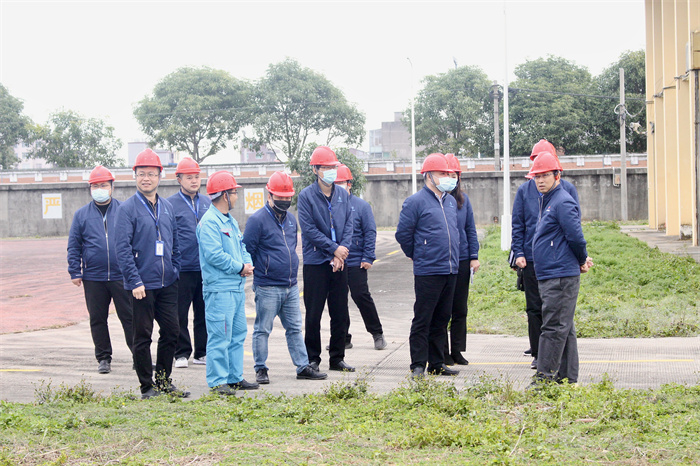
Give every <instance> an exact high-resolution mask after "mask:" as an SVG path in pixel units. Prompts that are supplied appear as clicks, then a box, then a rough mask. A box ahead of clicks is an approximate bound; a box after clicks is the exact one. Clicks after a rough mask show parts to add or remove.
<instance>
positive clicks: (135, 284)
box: [117, 149, 190, 399]
mask: <svg viewBox="0 0 700 466" xmlns="http://www.w3.org/2000/svg"><path fill="white" fill-rule="evenodd" d="M162 170H163V166H162V165H161V163H160V157H158V154H156V153H155V152H153V151H152V150H151V149H146V150H144V151H143V152H141V153H140V154H138V155H137V156H136V162H135V163H134V174H135V176H136V194H134V195H133V196H131V197H130V198H129V199H127V200H126V201H124V202H123V203H122V205H121V206H120V208H119V215H118V217H117V257H118V258H119V267H120V268H121V271H122V274H123V275H124V288H125V289H127V290H130V291H131V293H132V295H133V297H134V300H133V308H134V318H133V329H134V345H133V353H134V367H135V369H136V374H137V375H138V377H139V382H140V384H141V398H142V399H148V398H152V397H154V396H159V395H161V394H164V393H167V394H171V395H175V396H179V397H183V398H184V397H187V396H189V394H190V393H189V392H188V391H184V390H179V389H178V388H177V387H175V385H173V384H172V382H171V380H170V373H171V372H172V368H173V356H174V355H175V345H176V344H177V335H178V332H179V330H180V327H179V325H178V319H177V280H178V273H179V272H180V250H179V247H178V236H177V222H176V221H175V213H174V212H173V206H172V205H171V204H170V202H168V201H167V200H166V199H163V198H161V197H160V196H158V184H159V180H160V177H161V172H162ZM154 319H155V320H156V322H158V326H159V327H160V336H159V338H158V352H157V356H156V367H155V369H156V375H155V382H154V380H153V366H152V362H151V335H152V333H153V320H154Z"/></svg>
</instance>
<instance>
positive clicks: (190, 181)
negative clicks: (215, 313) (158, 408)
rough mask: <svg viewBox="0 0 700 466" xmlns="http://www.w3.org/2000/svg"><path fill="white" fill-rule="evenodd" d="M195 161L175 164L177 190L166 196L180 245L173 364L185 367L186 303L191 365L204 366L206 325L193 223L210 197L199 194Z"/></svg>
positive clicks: (197, 247) (204, 211)
mask: <svg viewBox="0 0 700 466" xmlns="http://www.w3.org/2000/svg"><path fill="white" fill-rule="evenodd" d="M200 172H201V170H200V168H199V164H198V163H197V162H195V161H194V160H193V159H191V158H190V157H184V158H183V159H182V160H180V163H178V164H177V170H176V171H175V175H176V176H177V182H178V183H179V184H180V191H178V192H177V194H174V195H172V196H170V197H169V198H168V201H170V203H171V204H172V205H173V210H174V211H175V220H177V234H178V239H179V244H180V255H181V257H182V259H181V261H180V264H181V268H180V281H179V283H178V288H177V308H178V321H179V322H180V334H179V336H178V338H177V346H176V347H175V367H178V368H185V367H187V361H188V359H189V358H190V355H191V354H192V340H191V339H190V331H189V329H188V328H187V326H188V323H189V313H190V305H191V306H192V311H193V313H194V320H193V327H194V328H193V331H194V359H193V360H192V364H199V365H204V364H206V363H207V362H206V359H207V324H206V321H205V319H204V298H203V296H202V272H201V269H200V267H199V245H198V244H197V233H196V230H197V224H198V223H199V220H200V219H201V218H202V216H203V215H204V214H205V213H206V212H207V210H209V206H211V200H210V199H209V197H207V196H203V195H200V194H199V188H200V187H201V185H202V182H201V180H200V177H199V176H200Z"/></svg>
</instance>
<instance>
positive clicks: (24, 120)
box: [0, 84, 31, 170]
mask: <svg viewBox="0 0 700 466" xmlns="http://www.w3.org/2000/svg"><path fill="white" fill-rule="evenodd" d="M23 109H24V104H23V103H22V101H21V100H19V99H17V98H16V97H13V96H12V95H10V93H9V92H8V90H7V88H6V87H5V86H3V85H2V84H0V168H2V169H4V170H7V169H10V168H12V167H13V166H14V165H15V164H16V163H17V162H18V161H19V160H18V159H17V156H16V155H15V151H14V146H15V145H16V144H18V143H19V142H20V141H22V140H24V139H25V138H26V137H27V129H28V127H29V126H30V125H31V121H30V120H29V118H28V117H26V116H25V115H23V114H22V110H23Z"/></svg>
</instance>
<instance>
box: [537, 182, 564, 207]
mask: <svg viewBox="0 0 700 466" xmlns="http://www.w3.org/2000/svg"><path fill="white" fill-rule="evenodd" d="M560 189H561V180H560V181H559V184H558V185H557V186H555V187H554V188H552V189H550V190H549V191H548V192H546V193H545V194H544V195H542V198H543V199H542V200H543V201H544V202H549V200H550V199H551V198H552V196H553V195H554V193H556V192H557V191H559V190H560Z"/></svg>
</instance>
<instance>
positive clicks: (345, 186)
mask: <svg viewBox="0 0 700 466" xmlns="http://www.w3.org/2000/svg"><path fill="white" fill-rule="evenodd" d="M336 186H337V187H338V188H343V189H344V190H346V191H347V190H348V185H346V184H337V183H336Z"/></svg>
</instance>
